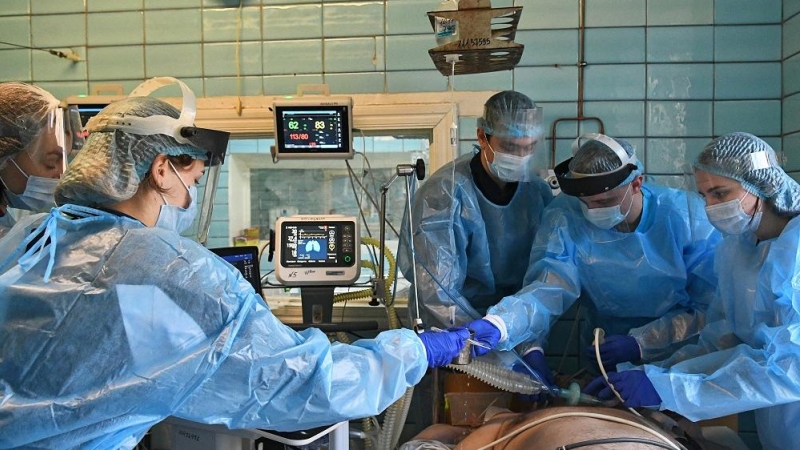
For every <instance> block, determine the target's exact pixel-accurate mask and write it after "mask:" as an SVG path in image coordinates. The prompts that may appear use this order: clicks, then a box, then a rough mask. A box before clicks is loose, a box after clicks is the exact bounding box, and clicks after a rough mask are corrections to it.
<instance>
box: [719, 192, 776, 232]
mask: <svg viewBox="0 0 800 450" xmlns="http://www.w3.org/2000/svg"><path fill="white" fill-rule="evenodd" d="M746 196H747V193H745V194H744V195H743V196H742V198H740V199H738V200H737V199H733V200H730V201H727V202H725V203H718V204H716V205H712V206H706V215H708V221H709V222H711V225H714V228H716V229H717V230H719V231H721V232H723V233H725V234H744V233H748V232H754V231H756V230H757V229H758V226H759V225H761V216H762V215H763V213H762V212H761V211H756V212H755V213H753V215H752V216H751V215H750V214H747V213H746V212H744V208H743V207H742V200H744V198H745V197H746Z"/></svg>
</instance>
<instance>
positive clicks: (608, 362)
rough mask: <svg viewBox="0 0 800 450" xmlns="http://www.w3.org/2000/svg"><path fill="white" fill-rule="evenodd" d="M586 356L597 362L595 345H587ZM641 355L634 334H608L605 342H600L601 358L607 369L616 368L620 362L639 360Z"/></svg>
mask: <svg viewBox="0 0 800 450" xmlns="http://www.w3.org/2000/svg"><path fill="white" fill-rule="evenodd" d="M586 356H588V357H589V359H590V360H591V361H594V362H595V363H597V355H595V352H594V345H590V346H588V347H586ZM641 357H642V354H641V351H640V350H639V343H638V342H636V339H635V338H634V337H633V336H620V335H611V336H606V339H605V342H603V343H602V344H600V360H601V361H602V362H603V368H605V369H606V371H610V370H615V369H616V368H617V364H619V363H623V362H633V361H638V360H639V359H640V358H641Z"/></svg>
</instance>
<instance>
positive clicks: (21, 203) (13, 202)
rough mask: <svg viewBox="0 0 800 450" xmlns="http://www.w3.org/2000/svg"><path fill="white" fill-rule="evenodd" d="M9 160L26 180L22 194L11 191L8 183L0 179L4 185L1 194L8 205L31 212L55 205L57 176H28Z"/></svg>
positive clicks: (47, 208)
mask: <svg viewBox="0 0 800 450" xmlns="http://www.w3.org/2000/svg"><path fill="white" fill-rule="evenodd" d="M9 161H10V162H11V163H12V164H14V167H16V168H17V170H19V172H20V173H21V174H22V175H24V176H25V178H26V179H27V181H26V182H25V191H24V192H23V193H22V194H15V193H13V192H11V189H9V188H8V185H7V184H6V183H5V182H4V181H2V179H0V182H2V183H3V186H4V187H5V189H4V190H3V195H4V196H5V198H6V201H7V202H8V206H10V207H12V208H16V209H25V210H28V211H33V212H45V211H47V210H49V209H50V208H52V207H54V206H56V202H55V192H56V185H57V184H58V178H43V177H37V176H28V174H27V173H25V171H23V170H22V169H21V168H20V167H19V166H18V165H17V163H16V162H15V161H14V160H13V159H9Z"/></svg>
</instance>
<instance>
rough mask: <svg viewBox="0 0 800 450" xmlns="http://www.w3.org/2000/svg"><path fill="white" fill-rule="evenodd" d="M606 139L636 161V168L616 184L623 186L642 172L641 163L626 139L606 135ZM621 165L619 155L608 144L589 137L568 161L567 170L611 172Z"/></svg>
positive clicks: (598, 172)
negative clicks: (617, 145)
mask: <svg viewBox="0 0 800 450" xmlns="http://www.w3.org/2000/svg"><path fill="white" fill-rule="evenodd" d="M607 138H608V139H612V140H614V141H616V142H617V143H618V144H619V145H620V146H621V147H622V149H623V150H625V153H627V154H628V156H629V157H632V158H634V159H635V161H636V166H637V167H638V169H637V170H634V171H633V172H631V173H630V175H628V177H627V178H626V179H625V180H624V181H622V183H620V184H619V185H618V186H616V187H619V186H625V185H627V184H628V183H630V182H631V181H633V179H634V178H636V177H637V176H639V175H641V174H642V163H641V162H640V161H639V160H638V159H636V148H635V147H634V146H633V145H632V144H631V143H630V142H628V141H626V140H623V139H617V138H612V137H611V136H607ZM621 166H622V161H620V159H619V156H618V155H617V154H616V152H614V150H612V149H611V148H609V147H608V145H606V144H604V143H603V142H601V141H599V140H597V139H590V140H588V141H586V142H585V143H584V144H583V145H581V146H580V148H579V149H578V151H577V152H576V153H575V156H574V157H573V158H572V160H571V161H570V162H569V171H570V172H571V173H581V174H601V173H608V172H613V171H614V170H617V169H619V168H620V167H621Z"/></svg>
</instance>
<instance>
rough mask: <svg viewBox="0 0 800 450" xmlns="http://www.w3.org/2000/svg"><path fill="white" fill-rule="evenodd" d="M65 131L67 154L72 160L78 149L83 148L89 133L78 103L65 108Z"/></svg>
mask: <svg viewBox="0 0 800 450" xmlns="http://www.w3.org/2000/svg"><path fill="white" fill-rule="evenodd" d="M64 131H65V134H66V136H67V139H68V142H67V144H68V145H67V148H66V151H67V156H68V157H69V160H72V158H74V157H75V154H76V153H77V152H78V150H80V149H81V148H83V144H85V143H86V136H87V134H88V133H87V132H86V130H84V128H83V123H82V121H81V114H80V111H79V110H78V106H77V105H69V106H67V107H66V108H65V109H64Z"/></svg>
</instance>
